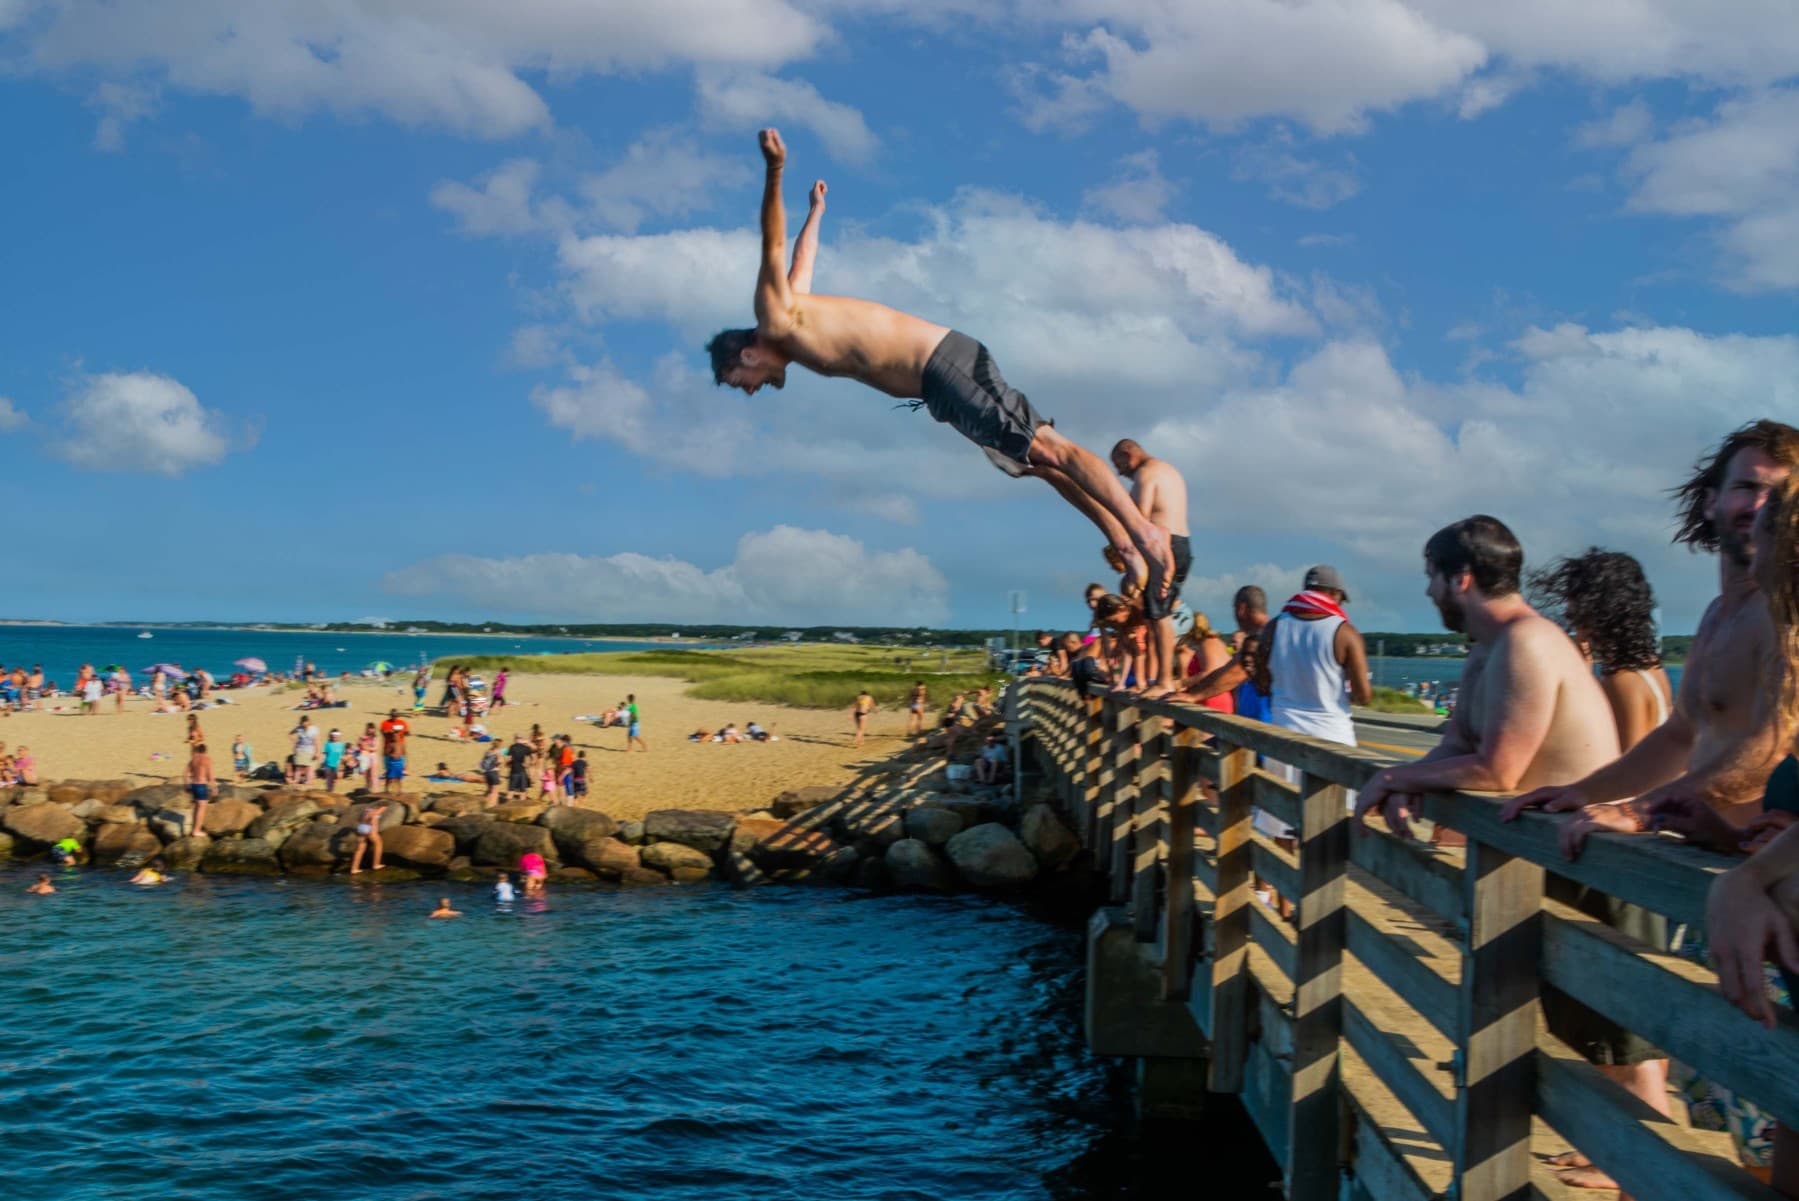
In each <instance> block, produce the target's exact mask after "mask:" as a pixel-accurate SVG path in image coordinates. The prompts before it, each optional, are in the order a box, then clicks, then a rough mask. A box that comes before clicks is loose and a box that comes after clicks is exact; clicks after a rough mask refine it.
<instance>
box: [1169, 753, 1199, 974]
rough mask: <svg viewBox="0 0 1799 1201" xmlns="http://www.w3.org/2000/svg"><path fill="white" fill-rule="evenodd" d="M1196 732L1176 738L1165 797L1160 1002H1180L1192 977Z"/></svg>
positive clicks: (1196, 801)
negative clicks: (1165, 870)
mask: <svg viewBox="0 0 1799 1201" xmlns="http://www.w3.org/2000/svg"><path fill="white" fill-rule="evenodd" d="M1203 738H1204V735H1203V734H1201V733H1200V732H1199V731H1198V730H1192V729H1188V728H1187V727H1186V726H1182V727H1180V728H1179V730H1177V731H1176V733H1175V736H1174V748H1173V752H1172V755H1171V758H1172V760H1173V762H1172V764H1171V768H1172V779H1171V780H1170V781H1169V787H1168V791H1169V797H1168V864H1167V872H1168V877H1167V882H1166V884H1165V885H1164V886H1163V901H1162V914H1163V918H1162V999H1163V1000H1165V1001H1184V1000H1186V998H1187V989H1188V987H1189V985H1190V982H1191V981H1192V978H1193V831H1194V826H1195V824H1196V823H1195V813H1194V811H1195V809H1197V808H1198V806H1199V794H1200V780H1199V744H1200V741H1201V740H1202V739H1203Z"/></svg>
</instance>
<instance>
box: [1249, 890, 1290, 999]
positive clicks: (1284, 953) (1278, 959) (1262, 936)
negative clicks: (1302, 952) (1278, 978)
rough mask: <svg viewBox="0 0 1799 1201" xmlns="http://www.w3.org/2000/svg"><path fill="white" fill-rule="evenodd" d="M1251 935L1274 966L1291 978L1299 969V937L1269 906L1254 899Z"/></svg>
mask: <svg viewBox="0 0 1799 1201" xmlns="http://www.w3.org/2000/svg"><path fill="white" fill-rule="evenodd" d="M1249 936H1250V937H1251V938H1252V939H1254V940H1255V945H1256V946H1257V947H1259V948H1261V949H1262V950H1263V951H1266V952H1267V953H1268V958H1269V959H1271V960H1273V961H1274V966H1276V967H1278V968H1280V970H1281V974H1282V975H1284V976H1286V977H1287V978H1288V979H1289V980H1291V979H1292V978H1293V975H1294V973H1295V972H1297V971H1298V970H1299V937H1298V935H1296V934H1295V933H1294V932H1293V928H1292V927H1291V926H1289V925H1287V923H1286V922H1284V921H1282V920H1281V919H1280V918H1278V917H1276V916H1275V915H1274V914H1273V913H1271V912H1269V910H1268V906H1266V905H1264V904H1262V903H1261V902H1259V901H1252V902H1251V903H1250V906H1249Z"/></svg>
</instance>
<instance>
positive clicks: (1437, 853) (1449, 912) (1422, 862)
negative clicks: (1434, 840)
mask: <svg viewBox="0 0 1799 1201" xmlns="http://www.w3.org/2000/svg"><path fill="white" fill-rule="evenodd" d="M1461 858H1462V856H1461V852H1460V850H1456V851H1448V850H1438V849H1437V848H1435V847H1432V846H1430V845H1428V844H1426V843H1422V842H1407V841H1405V840H1404V839H1400V838H1395V837H1393V836H1392V835H1391V834H1388V833H1386V832H1385V831H1381V830H1375V829H1372V828H1370V829H1368V830H1365V831H1363V830H1357V831H1356V832H1354V833H1353V834H1352V835H1351V836H1350V840H1349V861H1350V862H1351V863H1353V864H1355V865H1356V866H1357V867H1359V868H1361V869H1362V870H1363V871H1365V872H1367V873H1368V874H1369V875H1371V876H1374V877H1375V878H1376V879H1378V880H1380V881H1381V882H1382V883H1384V884H1386V885H1388V886H1389V887H1391V888H1396V889H1398V890H1399V891H1400V892H1403V893H1404V894H1405V895H1406V896H1408V897H1410V898H1412V900H1414V901H1416V902H1418V904H1420V905H1422V906H1424V907H1425V908H1426V909H1428V910H1430V911H1431V912H1432V913H1435V914H1436V915H1438V916H1439V917H1444V918H1448V919H1449V920H1450V921H1459V920H1461V918H1463V917H1465V916H1466V911H1465V910H1464V909H1463V908H1462V865H1461Z"/></svg>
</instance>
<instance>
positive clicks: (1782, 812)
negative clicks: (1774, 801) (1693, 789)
mask: <svg viewBox="0 0 1799 1201" xmlns="http://www.w3.org/2000/svg"><path fill="white" fill-rule="evenodd" d="M1707 808H1710V806H1707ZM1794 822H1799V813H1793V812H1791V811H1790V810H1787V809H1770V810H1768V811H1767V812H1766V813H1764V814H1762V815H1761V816H1759V817H1757V818H1756V819H1755V820H1754V821H1752V822H1750V823H1749V824H1748V825H1746V826H1744V827H1743V829H1742V831H1741V833H1742V836H1743V837H1742V841H1741V842H1739V843H1738V844H1737V847H1738V848H1739V849H1740V850H1741V851H1742V852H1743V854H1745V855H1753V854H1755V853H1756V852H1757V851H1759V850H1761V849H1762V848H1763V847H1765V846H1767V845H1768V844H1769V843H1771V842H1773V841H1774V840H1775V839H1776V838H1778V837H1779V836H1780V835H1781V834H1782V833H1783V832H1784V831H1785V830H1786V828H1787V827H1788V826H1790V825H1792V824H1793V823H1794Z"/></svg>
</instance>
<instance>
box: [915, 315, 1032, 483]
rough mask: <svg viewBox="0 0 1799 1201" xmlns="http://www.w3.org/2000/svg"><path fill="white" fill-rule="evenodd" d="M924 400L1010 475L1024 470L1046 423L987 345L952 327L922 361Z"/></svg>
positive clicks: (932, 412) (935, 412) (932, 410)
mask: <svg viewBox="0 0 1799 1201" xmlns="http://www.w3.org/2000/svg"><path fill="white" fill-rule="evenodd" d="M922 403H923V404H924V406H925V408H927V409H929V410H930V413H931V416H932V417H935V418H936V419H937V420H938V421H941V422H943V423H944V424H945V425H952V426H954V427H955V428H956V430H957V431H958V432H959V433H960V434H961V435H962V436H963V437H964V438H967V439H968V440H969V441H970V442H973V443H974V444H975V445H976V446H978V447H980V448H981V449H982V450H984V451H986V452H987V457H988V458H989V459H991V460H993V465H994V466H995V467H997V468H999V469H1000V470H1001V471H1003V472H1005V473H1006V474H1007V475H1010V476H1020V475H1023V474H1024V472H1025V468H1026V467H1028V466H1029V465H1030V462H1029V459H1028V457H1027V456H1029V454H1030V452H1031V442H1032V440H1033V439H1035V438H1036V437H1037V427H1038V426H1039V425H1045V424H1047V422H1045V421H1044V420H1043V418H1041V417H1040V416H1038V415H1037V410H1035V409H1033V408H1032V407H1031V402H1030V401H1028V400H1026V399H1025V395H1024V393H1022V392H1020V391H1019V390H1018V389H1016V388H1014V387H1012V386H1011V385H1010V384H1008V383H1006V379H1005V377H1004V376H1002V375H1001V374H1000V373H999V367H998V365H997V364H995V363H994V361H993V356H992V355H991V354H989V353H988V352H987V348H986V347H985V346H982V345H981V344H980V343H979V342H976V341H975V340H974V339H973V338H971V337H969V336H968V335H967V334H959V333H957V332H956V331H954V330H951V331H950V332H949V333H947V334H945V335H944V336H943V341H941V342H939V343H937V349H936V350H934V351H932V352H931V358H930V361H929V362H927V363H926V364H925V365H924V399H923V402H922ZM914 407H917V406H914Z"/></svg>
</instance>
